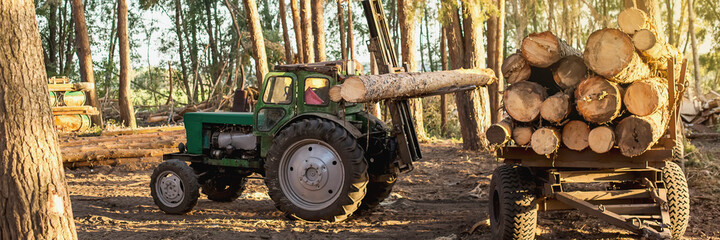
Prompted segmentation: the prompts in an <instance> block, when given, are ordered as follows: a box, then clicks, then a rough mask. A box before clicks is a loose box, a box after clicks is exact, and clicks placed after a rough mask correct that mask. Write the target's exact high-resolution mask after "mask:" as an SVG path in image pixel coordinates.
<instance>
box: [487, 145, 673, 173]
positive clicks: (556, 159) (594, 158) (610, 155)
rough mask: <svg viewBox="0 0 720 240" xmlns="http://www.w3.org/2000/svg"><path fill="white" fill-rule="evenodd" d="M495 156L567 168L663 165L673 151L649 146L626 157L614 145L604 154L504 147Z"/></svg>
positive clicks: (537, 165)
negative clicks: (549, 151) (633, 155)
mask: <svg viewBox="0 0 720 240" xmlns="http://www.w3.org/2000/svg"><path fill="white" fill-rule="evenodd" d="M497 156H498V158H500V159H502V161H504V162H506V163H512V164H521V165H523V166H525V167H567V168H598V169H609V168H646V167H654V168H662V167H663V166H665V163H664V160H670V159H671V158H672V150H669V149H667V150H666V149H651V150H648V151H647V152H645V153H644V154H642V155H640V156H636V157H626V156H623V155H622V154H621V153H620V150H619V149H617V148H613V149H612V150H610V151H609V152H607V153H603V154H600V153H595V152H593V151H592V150H590V149H585V150H583V151H580V152H578V151H574V150H570V149H568V148H560V149H558V151H557V152H556V153H554V154H551V155H547V156H546V155H537V154H536V153H535V152H534V151H533V150H532V149H528V148H524V147H504V148H501V149H499V150H498V153H497Z"/></svg>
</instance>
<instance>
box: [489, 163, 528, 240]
mask: <svg viewBox="0 0 720 240" xmlns="http://www.w3.org/2000/svg"><path fill="white" fill-rule="evenodd" d="M489 197H490V204H489V208H490V211H489V213H490V227H491V229H492V239H502V240H505V239H508V240H509V239H535V228H536V227H537V211H538V209H537V203H536V201H535V182H533V181H532V180H531V178H530V173H529V172H527V171H525V169H524V168H522V167H520V166H515V165H503V166H500V167H498V168H497V169H495V172H494V173H493V176H492V180H491V181H490V196H489Z"/></svg>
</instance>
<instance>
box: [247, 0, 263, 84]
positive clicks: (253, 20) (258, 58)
mask: <svg viewBox="0 0 720 240" xmlns="http://www.w3.org/2000/svg"><path fill="white" fill-rule="evenodd" d="M243 3H244V7H245V14H246V16H247V22H248V29H249V30H250V39H251V40H252V43H253V44H252V45H253V57H255V76H256V77H257V82H258V87H261V86H262V82H263V77H265V74H267V73H268V63H267V54H265V40H264V38H263V35H262V31H261V30H260V19H259V15H258V10H257V5H256V4H255V0H243Z"/></svg>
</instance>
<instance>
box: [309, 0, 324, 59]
mask: <svg viewBox="0 0 720 240" xmlns="http://www.w3.org/2000/svg"><path fill="white" fill-rule="evenodd" d="M311 2H312V32H313V36H314V38H315V62H324V61H326V59H327V57H326V56H325V11H324V5H325V4H324V3H325V0H312V1H311Z"/></svg>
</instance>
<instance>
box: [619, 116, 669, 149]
mask: <svg viewBox="0 0 720 240" xmlns="http://www.w3.org/2000/svg"><path fill="white" fill-rule="evenodd" d="M668 119H669V117H668V116H667V109H665V108H663V109H662V111H657V112H655V113H653V114H650V115H648V116H644V117H640V116H630V117H627V118H625V119H623V120H622V121H620V123H618V125H617V126H616V127H615V136H616V137H617V145H618V148H620V153H622V154H623V155H625V156H628V157H634V156H638V155H640V154H643V153H644V152H645V151H647V150H648V149H650V147H652V146H653V145H654V144H655V143H656V142H657V141H658V140H659V139H660V137H661V136H662V134H663V133H664V132H665V128H666V126H667V122H668Z"/></svg>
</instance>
